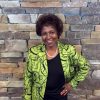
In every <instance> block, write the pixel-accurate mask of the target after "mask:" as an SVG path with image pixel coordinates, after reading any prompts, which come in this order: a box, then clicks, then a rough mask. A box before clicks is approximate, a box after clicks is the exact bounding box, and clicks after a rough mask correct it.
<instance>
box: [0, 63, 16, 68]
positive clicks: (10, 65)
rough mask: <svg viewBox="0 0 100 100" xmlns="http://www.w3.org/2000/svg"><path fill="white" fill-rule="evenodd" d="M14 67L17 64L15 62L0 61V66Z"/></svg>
mask: <svg viewBox="0 0 100 100" xmlns="http://www.w3.org/2000/svg"><path fill="white" fill-rule="evenodd" d="M9 67H11V68H14V67H15V68H16V67H17V64H16V63H0V68H5V69H6V68H9Z"/></svg>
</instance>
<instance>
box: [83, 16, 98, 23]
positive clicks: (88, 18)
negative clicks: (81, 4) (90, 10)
mask: <svg viewBox="0 0 100 100" xmlns="http://www.w3.org/2000/svg"><path fill="white" fill-rule="evenodd" d="M82 23H83V24H93V25H94V24H99V23H100V15H91V16H83V17H82Z"/></svg>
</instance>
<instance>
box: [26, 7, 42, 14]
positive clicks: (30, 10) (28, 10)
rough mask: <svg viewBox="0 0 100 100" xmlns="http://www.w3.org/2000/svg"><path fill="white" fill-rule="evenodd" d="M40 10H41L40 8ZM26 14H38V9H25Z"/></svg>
mask: <svg viewBox="0 0 100 100" xmlns="http://www.w3.org/2000/svg"><path fill="white" fill-rule="evenodd" d="M41 9H42V8H41ZM25 10H26V13H28V14H29V13H30V14H37V13H39V8H26V9H25Z"/></svg>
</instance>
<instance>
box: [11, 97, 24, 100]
mask: <svg viewBox="0 0 100 100" xmlns="http://www.w3.org/2000/svg"><path fill="white" fill-rule="evenodd" d="M11 100H23V98H22V97H11Z"/></svg>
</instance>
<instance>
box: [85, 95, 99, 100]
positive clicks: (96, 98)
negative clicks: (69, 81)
mask: <svg viewBox="0 0 100 100" xmlns="http://www.w3.org/2000/svg"><path fill="white" fill-rule="evenodd" d="M87 100H100V96H93V95H89V96H87Z"/></svg>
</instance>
